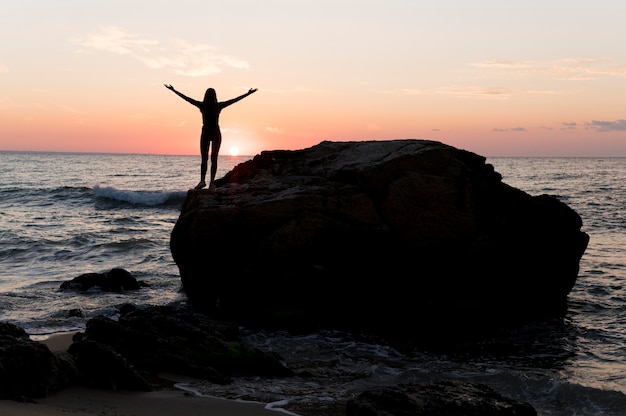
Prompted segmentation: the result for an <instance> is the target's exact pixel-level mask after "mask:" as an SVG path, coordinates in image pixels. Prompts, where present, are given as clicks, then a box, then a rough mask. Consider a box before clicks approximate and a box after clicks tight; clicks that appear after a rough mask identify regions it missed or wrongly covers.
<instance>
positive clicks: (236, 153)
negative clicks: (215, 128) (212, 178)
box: [230, 146, 239, 156]
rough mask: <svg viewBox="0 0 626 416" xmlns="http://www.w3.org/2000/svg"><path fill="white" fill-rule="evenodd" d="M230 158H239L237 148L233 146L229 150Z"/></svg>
mask: <svg viewBox="0 0 626 416" xmlns="http://www.w3.org/2000/svg"><path fill="white" fill-rule="evenodd" d="M230 155H231V156H239V148H238V147H237V146H233V147H231V148H230Z"/></svg>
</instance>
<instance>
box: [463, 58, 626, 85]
mask: <svg viewBox="0 0 626 416" xmlns="http://www.w3.org/2000/svg"><path fill="white" fill-rule="evenodd" d="M470 65H471V66H474V67H478V68H486V69H498V70H503V71H507V72H512V73H515V74H517V75H547V76H551V77H553V78H555V79H560V80H569V81H589V80H594V79H597V78H600V77H606V76H611V77H626V64H620V63H614V62H612V61H610V60H609V59H599V58H566V59H557V60H553V61H505V60H492V61H484V62H476V63H473V64H470Z"/></svg>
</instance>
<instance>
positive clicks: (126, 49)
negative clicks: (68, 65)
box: [74, 26, 249, 77]
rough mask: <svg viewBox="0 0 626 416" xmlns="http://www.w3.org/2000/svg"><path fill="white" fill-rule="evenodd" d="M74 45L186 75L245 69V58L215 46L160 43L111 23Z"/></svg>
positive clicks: (176, 42) (178, 41) (182, 42)
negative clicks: (125, 57) (220, 51)
mask: <svg viewBox="0 0 626 416" xmlns="http://www.w3.org/2000/svg"><path fill="white" fill-rule="evenodd" d="M74 42H75V43H77V44H78V45H80V46H82V47H84V48H89V49H95V50H101V51H106V52H110V53H115V54H118V55H126V56H129V57H132V58H134V59H137V60H138V61H140V62H142V63H143V64H144V65H146V66H148V67H149V68H153V69H159V68H170V69H172V70H173V71H174V72H175V73H177V74H179V75H184V76H190V77H199V76H206V75H213V74H217V73H219V72H221V71H222V70H223V68H226V67H231V68H237V69H248V67H249V65H248V63H247V62H246V61H245V60H242V59H239V58H236V57H233V56H229V55H224V54H221V53H219V51H218V48H216V47H214V46H211V45H206V44H202V43H196V42H190V41H186V40H181V39H175V40H172V41H170V43H169V44H167V45H163V44H162V43H161V42H159V41H158V40H155V39H151V38H148V37H146V36H144V35H138V34H134V33H129V32H127V31H125V30H123V29H120V28H118V27H115V26H103V27H100V28H99V29H98V30H97V31H96V32H93V33H90V34H87V35H84V36H81V37H79V38H77V39H74Z"/></svg>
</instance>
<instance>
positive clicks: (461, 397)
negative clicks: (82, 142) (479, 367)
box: [346, 381, 537, 416]
mask: <svg viewBox="0 0 626 416" xmlns="http://www.w3.org/2000/svg"><path fill="white" fill-rule="evenodd" d="M346 415H347V416H413V415H422V416H440V415H446V416H536V415H537V412H536V410H535V409H534V408H533V407H532V406H531V405H529V404H527V403H521V402H518V401H516V400H513V399H510V398H508V397H504V396H502V395H500V394H498V393H497V392H495V391H494V390H493V389H491V388H489V387H488V386H485V385H482V384H472V383H462V382H458V381H440V382H437V383H432V384H423V385H420V384H408V385H399V386H394V387H381V388H378V389H373V390H368V391H366V392H363V393H361V394H359V396H357V397H356V398H354V399H352V400H350V401H349V402H348V404H347V406H346Z"/></svg>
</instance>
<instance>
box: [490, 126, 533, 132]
mask: <svg viewBox="0 0 626 416" xmlns="http://www.w3.org/2000/svg"><path fill="white" fill-rule="evenodd" d="M491 131H495V132H497V133H503V132H510V131H514V132H520V131H526V128H525V127H513V128H511V129H500V128H494V129H491Z"/></svg>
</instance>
